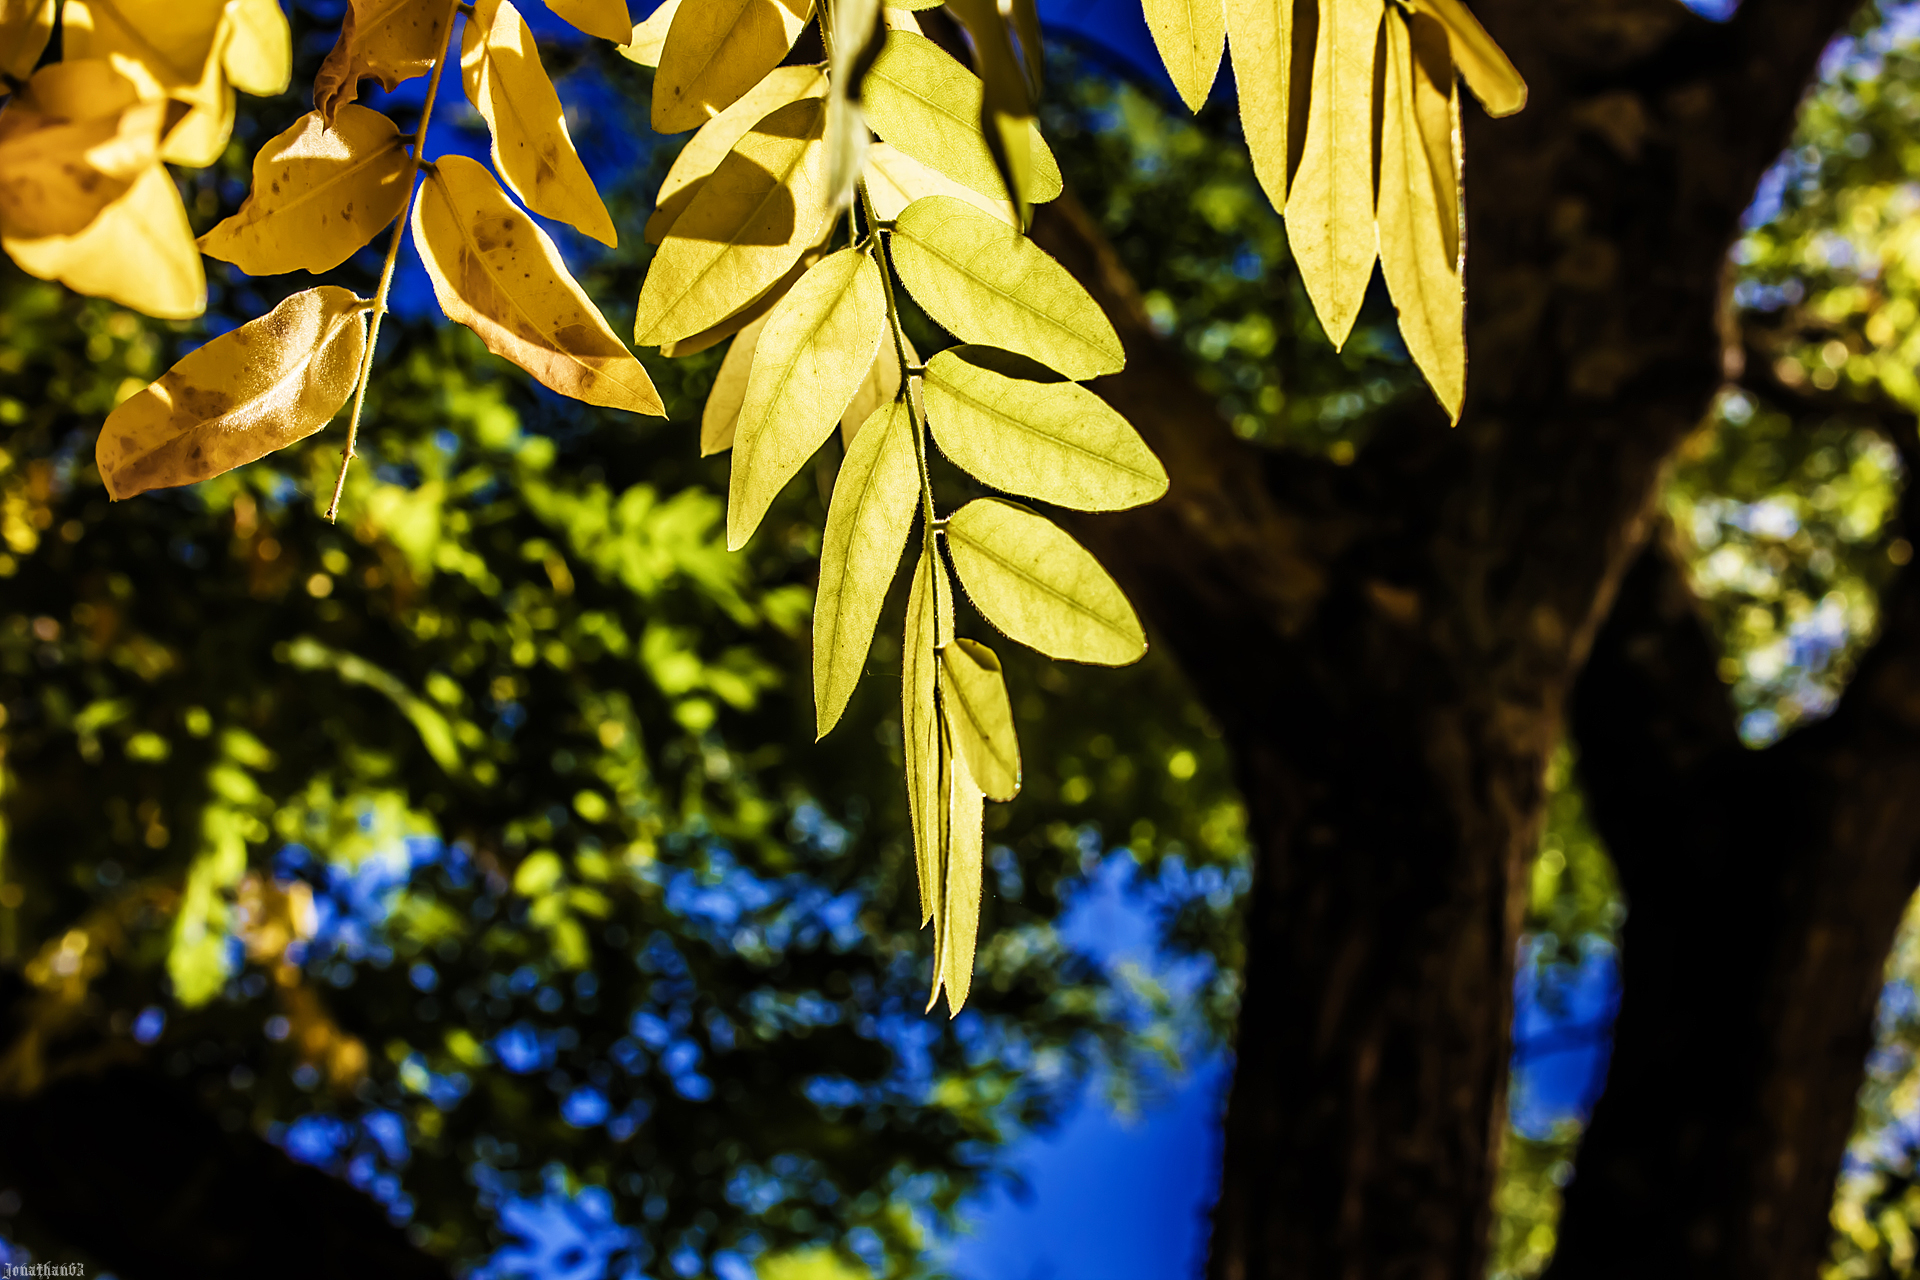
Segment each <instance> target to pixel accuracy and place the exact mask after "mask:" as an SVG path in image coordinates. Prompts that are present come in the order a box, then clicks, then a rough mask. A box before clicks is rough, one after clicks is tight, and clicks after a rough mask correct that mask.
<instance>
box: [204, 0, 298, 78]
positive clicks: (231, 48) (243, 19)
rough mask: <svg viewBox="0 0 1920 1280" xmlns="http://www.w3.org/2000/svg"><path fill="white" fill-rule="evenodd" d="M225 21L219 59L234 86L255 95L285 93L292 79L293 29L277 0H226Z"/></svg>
mask: <svg viewBox="0 0 1920 1280" xmlns="http://www.w3.org/2000/svg"><path fill="white" fill-rule="evenodd" d="M226 22H227V24H228V27H229V28H230V30H229V34H228V38H227V44H226V50H225V52H224V53H223V54H222V55H221V58H220V63H221V66H222V67H224V68H225V69H226V73H227V79H228V80H230V81H232V82H233V86H234V88H236V89H239V90H241V91H242V92H244V93H251V94H254V95H256V96H258V97H273V96H274V95H276V94H281V93H285V92H286V91H287V85H288V84H289V83H290V82H291V81H292V79H293V33H292V31H291V30H289V29H288V26H287V15H286V14H285V13H283V12H282V11H281V9H280V6H279V4H278V3H277V2H276V0H229V3H228V5H227V14H226Z"/></svg>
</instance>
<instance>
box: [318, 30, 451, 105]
mask: <svg viewBox="0 0 1920 1280" xmlns="http://www.w3.org/2000/svg"><path fill="white" fill-rule="evenodd" d="M452 20H453V5H452V4H451V3H438V2H436V0H349V2H348V6H347V16H346V19H345V21H344V22H342V23H341V26H340V38H339V39H338V40H336V41H335V42H334V45H333V48H332V50H330V51H329V52H328V54H327V57H326V61H324V62H322V63H321V64H320V70H319V72H318V74H316V75H315V76H314V79H313V105H314V106H315V107H317V108H319V111H320V114H321V115H322V116H324V117H325V118H326V120H327V122H328V123H329V124H331V123H332V122H333V118H334V117H335V116H336V115H338V114H339V111H340V108H341V107H344V106H345V105H346V104H347V103H349V102H352V101H353V100H354V99H355V98H357V97H358V96H359V95H360V81H361V80H363V79H366V78H368V77H372V78H375V79H377V80H379V81H380V84H381V86H382V87H383V88H385V89H387V90H388V91H392V90H394V89H397V88H399V87H400V85H401V83H402V82H403V81H407V80H411V79H413V78H414V77H415V76H423V75H425V74H426V73H427V72H428V70H430V69H431V68H432V66H433V60H434V59H435V58H437V57H439V56H440V51H441V49H443V48H445V47H446V35H447V23H449V22H451V21H452Z"/></svg>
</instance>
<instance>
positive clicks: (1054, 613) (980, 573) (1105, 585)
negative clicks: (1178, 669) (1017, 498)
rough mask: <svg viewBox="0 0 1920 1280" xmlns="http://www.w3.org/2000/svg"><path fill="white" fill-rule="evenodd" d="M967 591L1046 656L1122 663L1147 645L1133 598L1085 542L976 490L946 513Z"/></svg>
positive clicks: (989, 616)
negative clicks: (1130, 599)
mask: <svg viewBox="0 0 1920 1280" xmlns="http://www.w3.org/2000/svg"><path fill="white" fill-rule="evenodd" d="M947 548H948V550H949V551H950V552H951V553H952V555H953V567H954V569H955V570H956V571H957V572H958V573H959V574H960V584H961V585H962V586H964V587H965V588H966V589H967V598H968V599H969V600H972V601H973V603H974V606H975V607H976V608H978V609H979V610H980V613H981V616H982V617H984V618H986V620H987V621H988V622H991V623H992V624H993V625H994V626H996V627H998V628H1000V630H1002V631H1004V632H1005V633H1006V634H1007V635H1009V636H1011V637H1012V638H1013V639H1015V640H1018V641H1019V642H1020V643H1021V644H1024V645H1027V646H1029V647H1031V648H1034V649H1038V650H1039V651H1040V652H1041V653H1044V654H1046V655H1047V656H1048V657H1051V658H1066V659H1069V660H1071V661H1073V662H1091V663H1095V664H1097V665H1099V666H1103V667H1119V666H1125V665H1126V664H1127V663H1129V662H1134V661H1136V660H1138V659H1139V658H1140V657H1141V655H1143V654H1144V653H1146V651H1147V637H1146V633H1145V632H1144V631H1142V630H1141V629H1140V619H1139V618H1137V617H1135V616H1134V612H1133V606H1132V605H1130V604H1128V603H1127V598H1126V596H1125V595H1123V594H1121V591H1120V588H1119V587H1118V586H1117V585H1116V584H1115V583H1114V581H1113V579H1112V578H1110V577H1108V576H1107V571H1106V570H1105V569H1102V568H1101V567H1100V564H1099V562H1098V561H1096V560H1095V559H1094V558H1093V557H1092V556H1091V555H1088V554H1087V550H1086V548H1084V547H1082V546H1081V545H1080V544H1079V543H1077V542H1075V541H1074V540H1073V539H1072V538H1070V537H1068V536H1067V535H1066V533H1065V532H1064V531H1062V530H1061V529H1060V527H1059V526H1058V525H1056V524H1054V523H1053V522H1052V521H1051V520H1048V519H1047V518H1046V517H1044V516H1040V515H1036V514H1034V513H1033V512H1031V511H1029V510H1027V509H1026V508H1025V507H1017V506H1015V505H1014V504H1013V503H1011V502H1002V501H1001V500H999V499H998V498H979V499H976V500H975V501H973V502H969V503H968V504H967V505H966V506H964V507H962V508H960V510H959V511H957V512H955V513H954V515H953V518H952V519H950V520H948V521H947Z"/></svg>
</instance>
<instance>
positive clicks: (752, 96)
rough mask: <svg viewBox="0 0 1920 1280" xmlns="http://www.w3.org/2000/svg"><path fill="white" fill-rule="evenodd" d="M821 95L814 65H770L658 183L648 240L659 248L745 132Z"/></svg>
mask: <svg viewBox="0 0 1920 1280" xmlns="http://www.w3.org/2000/svg"><path fill="white" fill-rule="evenodd" d="M826 92H827V77H826V75H825V73H823V72H822V71H821V70H820V69H819V68H818V67H775V68H774V69H773V70H772V71H770V72H768V73H767V77H766V79H764V80H762V81H761V82H760V83H759V84H757V85H755V86H754V87H753V88H752V89H749V90H748V91H747V93H746V94H745V96H743V97H742V98H741V99H740V100H739V101H738V102H736V103H734V104H733V105H732V106H730V107H728V108H727V109H726V110H725V111H722V112H721V113H720V114H719V115H717V116H715V117H714V118H713V119H711V120H709V121H707V122H706V123H705V124H703V125H701V126H700V130H699V132H698V133H695V134H694V135H693V137H691V138H689V139H687V145H686V146H684V147H682V148H680V154H679V155H678V156H675V157H674V161H673V167H672V168H671V169H668V170H667V176H666V177H665V178H663V179H662V180H661V182H660V194H659V195H658V196H656V197H655V199H654V205H655V208H654V211H653V216H652V217H651V218H649V219H647V231H646V236H647V242H648V243H649V244H659V243H660V241H661V240H662V239H664V238H665V237H666V234H667V232H668V231H669V230H670V229H671V228H672V227H673V224H674V223H675V222H676V221H678V220H679V217H680V215H681V214H682V213H685V212H686V210H687V206H688V205H691V204H692V203H693V199H694V197H695V196H697V195H699V194H700V189H701V188H702V187H703V186H705V185H706V182H707V179H708V178H710V177H712V176H713V171H714V170H715V169H717V168H718V167H719V166H720V162H721V161H723V160H725V159H726V158H727V153H728V152H730V151H732V150H733V149H734V147H735V146H736V145H738V143H739V142H740V139H741V138H743V137H745V136H746V133H747V131H748V130H749V129H751V128H753V126H755V125H756V124H759V123H760V121H762V120H763V119H765V118H766V117H767V116H768V115H770V114H771V113H773V112H774V111H777V110H779V109H780V108H781V107H784V106H786V105H787V104H788V103H790V102H798V101H800V100H801V99H802V98H819V97H823V96H825V94H826Z"/></svg>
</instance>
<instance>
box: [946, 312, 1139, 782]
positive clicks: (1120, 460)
mask: <svg viewBox="0 0 1920 1280" xmlns="http://www.w3.org/2000/svg"><path fill="white" fill-rule="evenodd" d="M1022 366H1025V367H1022ZM922 387H923V392H922V394H923V395H924V396H925V398H926V403H927V423H928V425H929V426H931V427H932V428H933V438H934V439H935V440H937V441H939V443H940V451H941V452H942V453H944V454H946V455H947V457H949V458H951V459H953V461H954V462H956V463H958V464H959V466H960V467H961V468H962V469H963V470H965V471H966V472H968V473H969V474H971V475H973V476H975V477H976V478H978V479H980V480H983V481H985V482H986V483H987V484H989V485H992V486H993V487H994V488H996V489H1000V490H1003V491H1004V492H1007V493H1017V494H1021V495H1023V496H1025V497H1029V498H1038V499H1039V500H1040V501H1042V502H1051V503H1053V504H1054V505H1055V506H1059V507H1071V508H1073V509H1074V510H1076V511H1119V510H1121V509H1122V508H1125V507H1137V506H1139V505H1140V504H1142V503H1145V502H1152V501H1153V500H1154V499H1155V498H1158V497H1159V496H1160V495H1161V494H1163V493H1165V492H1166V491H1167V473H1166V470H1165V469H1164V468H1163V467H1161V465H1160V460H1159V459H1158V458H1156V457H1154V456H1153V450H1151V449H1149V448H1147V442H1146V441H1144V440H1142V439H1141V438H1140V435H1139V433H1138V432H1136V431H1135V430H1134V429H1133V427H1132V426H1130V425H1129V424H1128V422H1127V420H1126V419H1125V418H1123V417H1121V416H1120V415H1119V414H1118V413H1115V412H1114V411H1113V410H1112V409H1111V408H1109V407H1108V405H1107V402H1106V401H1104V400H1102V399H1101V398H1100V397H1099V396H1096V395H1094V394H1093V392H1091V391H1089V390H1087V389H1086V388H1085V387H1082V386H1079V385H1077V384H1076V383H1072V382H1067V381H1064V380H1062V379H1060V377H1059V376H1058V375H1057V374H1054V373H1053V371H1052V370H1050V369H1047V368H1045V367H1044V366H1040V365H1036V364H1033V363H1032V362H1031V361H1021V360H1019V358H1018V357H1009V356H1008V354H1007V353H1006V352H1004V351H999V350H996V349H994V348H992V347H953V348H949V349H948V350H946V351H942V352H940V353H939V354H938V355H936V356H934V358H933V359H932V360H930V361H928V362H927V375H926V379H925V381H924V382H923V383H922ZM974 772H975V774H976V776H978V775H979V774H980V771H979V770H978V769H975V770H974ZM988 794H992V788H988Z"/></svg>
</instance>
